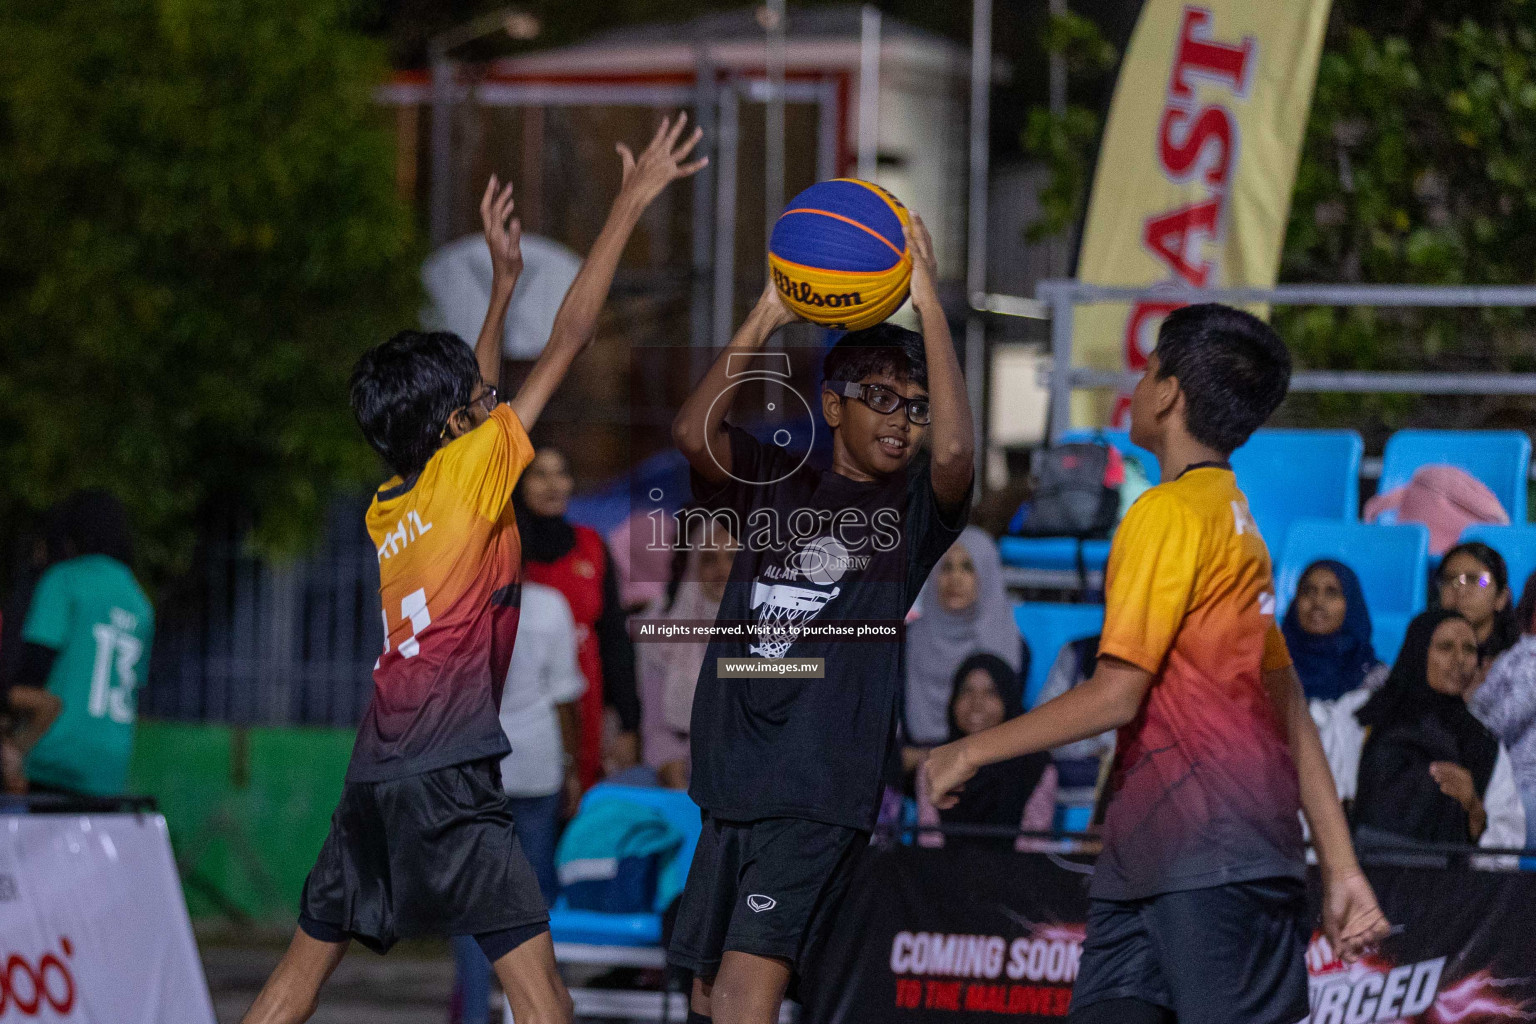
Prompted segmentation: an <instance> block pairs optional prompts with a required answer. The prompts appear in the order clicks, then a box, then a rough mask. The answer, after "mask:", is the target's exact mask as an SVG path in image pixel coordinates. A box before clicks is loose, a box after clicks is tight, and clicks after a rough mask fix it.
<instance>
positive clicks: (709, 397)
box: [672, 281, 795, 487]
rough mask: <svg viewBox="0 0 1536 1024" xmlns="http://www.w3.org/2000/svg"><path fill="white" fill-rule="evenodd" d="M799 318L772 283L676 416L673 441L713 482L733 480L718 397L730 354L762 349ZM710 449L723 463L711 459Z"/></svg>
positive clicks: (723, 410)
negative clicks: (770, 338)
mask: <svg viewBox="0 0 1536 1024" xmlns="http://www.w3.org/2000/svg"><path fill="white" fill-rule="evenodd" d="M794 319H795V315H794V314H793V313H791V312H790V311H789V308H788V307H787V306H785V305H784V301H783V300H782V299H781V298H779V291H778V289H777V288H775V287H774V286H773V282H772V281H769V282H768V284H767V285H766V286H764V288H763V294H762V295H760V296H758V299H757V305H756V306H753V307H752V312H751V313H749V314H747V319H746V322H745V323H743V324H742V325H741V328H740V330H738V331H737V332H736V336H735V337H733V338H732V339H731V343H730V344H729V345H727V346H725V348H723V349H721V350H720V355H719V356H717V357H716V358H715V362H714V364H713V365H712V366H710V368H709V372H708V373H706V374H705V375H704V379H703V380H701V381H699V386H698V387H696V388H694V389H693V394H691V395H689V396H688V400H687V401H685V402H684V403H683V407H682V408H681V409H679V410H678V411H677V417H676V418H675V419H673V420H672V443H673V444H675V445H677V449H678V451H680V452H682V453H683V455H684V457H685V458H687V460H688V464H689V465H691V466H692V467H693V470H694V472H695V473H698V474H699V476H701V477H702V478H704V479H705V480H706V481H708V482H709V483H710V484H712V485H714V486H717V487H718V486H722V485H723V484H725V482H726V481H727V480H729V479H730V477H729V475H728V474H729V472H730V469H731V446H730V445H729V444H727V443H725V436H724V435H725V430H726V427H725V413H726V409H727V403H725V402H717V401H715V399H716V398H718V397H719V396H720V394H721V393H722V392H724V391H725V388H726V385H728V384H729V383H730V378H729V377H728V376H727V375H726V374H727V372H728V371H729V364H730V361H731V356H733V355H740V354H742V353H747V352H758V351H760V350H761V349H762V347H763V343H764V342H766V341H767V340H768V338H769V337H770V336H771V335H772V334H773V332H774V331H776V330H778V329H779V328H780V327H783V326H784V325H785V324H787V323H789V322H790V321H792V320H794ZM717 442H718V443H717ZM711 448H713V451H714V454H715V456H716V458H718V462H717V461H716V458H711V457H710V451H711Z"/></svg>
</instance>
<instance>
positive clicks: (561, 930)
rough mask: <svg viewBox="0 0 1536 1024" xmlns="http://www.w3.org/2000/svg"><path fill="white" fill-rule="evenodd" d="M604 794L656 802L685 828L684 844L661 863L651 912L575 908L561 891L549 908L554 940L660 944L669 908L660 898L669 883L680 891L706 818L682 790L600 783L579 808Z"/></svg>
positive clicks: (675, 823)
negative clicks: (655, 904) (654, 902)
mask: <svg viewBox="0 0 1536 1024" xmlns="http://www.w3.org/2000/svg"><path fill="white" fill-rule="evenodd" d="M604 800H628V801H630V802H631V803H638V804H644V805H645V806H647V807H653V808H655V809H656V810H657V811H659V812H661V814H662V816H663V817H665V818H666V819H667V821H668V822H669V823H670V824H671V825H672V827H673V828H675V829H677V830H678V831H679V832H681V833H682V834H683V845H682V848H681V849H680V850H679V851H678V853H677V856H676V857H674V858H673V859H672V862H671V863H670V864H668V865H667V866H666V867H665V868H663V869H662V885H661V890H662V892H661V894H658V897H657V904H658V905H657V906H656V907H654V908H653V910H652V912H651V913H649V914H604V913H600V912H598V911H594V910H572V909H571V908H570V907H567V906H566V905H565V897H563V896H562V897H559V898H557V899H556V900H555V905H554V907H552V908H551V909H550V912H549V930H550V934H551V937H552V938H553V939H554V941H555V942H578V943H585V944H589V945H597V946H654V945H657V944H659V943H660V942H661V915H662V913H663V912H665V910H666V909H667V908H666V907H664V906H661V905H660V904H661V902H662V899H663V898H664V896H665V893H666V891H668V890H669V889H670V890H671V891H672V892H673V893H674V894H675V893H676V892H679V891H681V889H682V883H683V880H684V879H686V878H687V877H688V866H689V865H690V864H691V863H693V851H694V849H695V848H696V847H697V846H698V845H699V833H700V832H701V831H703V824H702V819H701V818H700V817H699V808H698V805H697V804H695V803H694V802H693V800H692V799H690V798H689V796H688V794H687V793H685V792H683V791H681V790H676V789H662V788H659V787H650V786H618V785H612V784H609V783H599V784H598V785H596V786H593V787H592V788H591V789H590V790H588V791H587V795H586V796H584V797H582V800H581V810H583V811H585V810H587V809H588V808H590V807H592V806H594V805H595V804H598V803H601V802H602V801H604ZM669 883H670V884H669Z"/></svg>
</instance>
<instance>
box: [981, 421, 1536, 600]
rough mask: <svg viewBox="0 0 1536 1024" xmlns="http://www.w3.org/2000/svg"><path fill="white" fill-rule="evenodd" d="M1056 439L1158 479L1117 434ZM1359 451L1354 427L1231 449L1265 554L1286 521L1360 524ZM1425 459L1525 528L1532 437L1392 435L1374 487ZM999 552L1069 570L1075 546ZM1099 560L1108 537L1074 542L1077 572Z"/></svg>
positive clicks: (1297, 433) (1014, 540) (1027, 541)
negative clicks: (1466, 477)
mask: <svg viewBox="0 0 1536 1024" xmlns="http://www.w3.org/2000/svg"><path fill="white" fill-rule="evenodd" d="M1062 440H1063V441H1079V442H1081V441H1094V440H1098V441H1103V442H1107V443H1109V444H1112V445H1114V446H1115V447H1116V448H1118V449H1119V450H1120V451H1121V452H1122V453H1123V454H1125V455H1128V456H1131V457H1133V458H1135V459H1136V460H1137V461H1138V462H1139V463H1140V464H1141V466H1142V468H1143V469H1144V470H1146V472H1147V475H1148V477H1149V478H1151V479H1153V480H1156V478H1157V475H1158V465H1157V459H1156V457H1155V456H1153V455H1152V453H1151V452H1149V451H1147V450H1146V449H1145V448H1140V447H1138V446H1136V445H1134V444H1132V443H1131V440H1130V436H1129V434H1128V433H1127V432H1126V431H1123V430H1074V431H1069V432H1068V433H1067V434H1065V435H1064V436H1063V438H1062ZM1364 453H1365V444H1364V442H1363V441H1362V440H1361V437H1360V435H1359V434H1358V433H1356V432H1355V431H1353V430H1260V431H1258V432H1256V433H1255V434H1254V435H1253V437H1252V438H1250V439H1249V441H1248V443H1247V444H1245V445H1243V446H1242V447H1241V448H1239V449H1238V450H1237V451H1235V452H1233V453H1232V469H1233V471H1234V472H1235V473H1236V475H1237V483H1238V486H1239V487H1241V488H1242V490H1243V492H1244V493H1245V494H1246V495H1247V496H1248V505H1249V508H1250V510H1251V511H1252V512H1253V517H1254V520H1255V522H1257V524H1258V527H1259V532H1260V533H1261V534H1262V535H1263V536H1264V537H1265V539H1266V541H1267V542H1268V543H1269V545H1270V549H1271V551H1277V550H1282V549H1283V548H1284V546H1285V544H1286V542H1287V539H1288V537H1289V534H1290V530H1291V527H1292V525H1293V524H1294V523H1296V522H1298V521H1299V520H1302V519H1332V520H1344V521H1357V520H1358V519H1359V518H1360V463H1361V459H1362V457H1363V456H1364ZM1430 463H1445V464H1449V465H1453V466H1458V467H1460V468H1461V469H1464V470H1466V471H1467V472H1468V473H1470V474H1471V475H1472V476H1474V477H1476V478H1477V479H1479V480H1481V481H1482V482H1483V483H1484V484H1486V485H1487V486H1488V488H1489V489H1490V490H1491V491H1493V493H1494V494H1495V495H1496V496H1497V497H1498V499H1499V502H1500V503H1501V504H1502V505H1503V506H1504V508H1505V510H1506V511H1507V512H1508V513H1509V517H1510V520H1511V522H1513V523H1515V524H1517V525H1523V524H1524V523H1525V521H1526V513H1527V509H1526V495H1527V487H1528V480H1529V474H1530V465H1531V440H1530V437H1529V436H1527V435H1526V434H1524V433H1523V432H1521V431H1517V430H1401V431H1398V432H1397V433H1396V434H1393V435H1392V437H1390V438H1389V439H1388V440H1387V446H1386V450H1385V452H1384V454H1383V456H1382V469H1381V479H1380V483H1379V488H1380V489H1381V490H1382V491H1387V490H1391V489H1393V488H1395V487H1401V486H1402V485H1404V484H1406V483H1407V482H1408V480H1409V479H1410V478H1411V477H1412V476H1413V473H1414V471H1415V470H1416V469H1418V468H1419V467H1420V466H1424V465H1428V464H1430ZM999 547H1000V550H1001V552H1002V557H1003V562H1004V563H1005V564H1007V565H1011V566H1016V567H1019V568H1025V569H1047V570H1064V569H1072V568H1075V567H1076V566H1077V564H1078V562H1077V559H1078V544H1077V542H1076V541H1074V540H1070V539H1065V538H1053V537H1048V538H1026V537H1005V538H1003V540H1002V541H1001V542H1000V544H999ZM1108 557H1109V542H1108V541H1086V542H1085V543H1084V544H1083V550H1082V563H1083V566H1084V568H1087V569H1089V570H1095V571H1097V570H1102V569H1103V567H1104V563H1105V562H1106V561H1107V560H1108ZM1512 575H1513V574H1512ZM1523 578H1524V577H1521V579H1523Z"/></svg>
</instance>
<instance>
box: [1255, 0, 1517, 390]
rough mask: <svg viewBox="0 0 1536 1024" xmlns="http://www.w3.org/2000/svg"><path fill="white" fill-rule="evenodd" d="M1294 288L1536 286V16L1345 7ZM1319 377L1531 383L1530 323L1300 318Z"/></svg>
mask: <svg viewBox="0 0 1536 1024" xmlns="http://www.w3.org/2000/svg"><path fill="white" fill-rule="evenodd" d="M1282 274H1283V276H1284V277H1285V278H1287V279H1289V280H1314V281H1315V280H1322V281H1332V280H1338V281H1383V282H1410V283H1426V284H1427V283H1433V284H1529V283H1532V282H1533V281H1536V4H1533V3H1532V2H1530V0H1485V2H1475V3H1468V2H1459V3H1457V2H1452V3H1446V4H1440V5H1435V6H1432V7H1431V6H1418V5H1410V6H1409V7H1408V8H1406V9H1405V10H1402V11H1396V12H1392V15H1391V16H1389V15H1388V12H1387V11H1386V10H1385V9H1383V8H1382V7H1381V6H1380V5H1370V4H1366V3H1363V2H1358V0H1349V2H1342V3H1340V4H1339V6H1338V7H1337V9H1336V10H1335V12H1334V17H1333V19H1332V23H1331V24H1330V27H1329V34H1328V43H1327V47H1326V49H1325V52H1324V54H1323V57H1322V61H1321V63H1320V65H1319V68H1318V80H1317V91H1316V98H1315V100H1314V103H1313V110H1312V116H1311V120H1310V121H1309V123H1308V126H1307V136H1306V142H1305V148H1304V156H1303V159H1302V163H1301V166H1300V168H1299V170H1298V174H1297V178H1296V190H1295V193H1294V196H1293V198H1292V207H1291V220H1290V225H1289V228H1288V231H1287V235H1286V244H1285V253H1284V262H1283V264H1282ZM1279 322H1280V323H1281V324H1282V325H1283V326H1284V327H1285V328H1286V330H1287V334H1288V335H1289V338H1290V340H1291V342H1292V344H1293V345H1295V346H1296V347H1297V350H1298V352H1299V354H1300V356H1301V358H1302V359H1303V360H1304V361H1305V362H1307V363H1308V364H1310V365H1317V366H1338V367H1385V368H1399V367H1417V366H1436V367H1441V368H1447V369H1456V368H1478V369H1517V368H1519V369H1529V368H1531V367H1532V365H1533V362H1532V359H1531V356H1530V336H1529V334H1528V332H1527V328H1528V325H1529V322H1530V320H1529V317H1528V315H1526V314H1524V313H1522V312H1510V311H1497V310H1487V311H1450V312H1430V311H1421V312H1416V313H1403V312H1396V311H1376V312H1373V311H1368V310H1352V311H1343V310H1307V311H1293V312H1290V313H1288V314H1287V315H1285V316H1284V317H1281V318H1279Z"/></svg>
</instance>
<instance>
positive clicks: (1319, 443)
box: [1232, 430, 1365, 555]
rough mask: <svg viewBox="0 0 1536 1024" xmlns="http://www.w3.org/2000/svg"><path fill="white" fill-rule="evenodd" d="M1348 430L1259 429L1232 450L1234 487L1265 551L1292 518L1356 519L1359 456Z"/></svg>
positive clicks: (1280, 545)
mask: <svg viewBox="0 0 1536 1024" xmlns="http://www.w3.org/2000/svg"><path fill="white" fill-rule="evenodd" d="M1364 454H1365V442H1364V441H1362V440H1361V439H1360V435H1359V434H1357V433H1356V432H1355V431H1353V430H1260V431H1258V432H1257V433H1255V434H1254V435H1253V436H1252V437H1251V438H1249V439H1248V443H1247V444H1245V445H1243V446H1242V447H1241V448H1239V449H1238V450H1237V451H1235V452H1233V453H1232V470H1233V472H1234V473H1236V474H1237V486H1238V487H1240V488H1242V491H1243V493H1244V494H1246V495H1247V496H1248V508H1249V510H1250V511H1252V513H1253V518H1254V521H1255V522H1257V523H1258V524H1259V532H1260V533H1261V534H1263V536H1264V541H1265V543H1267V544H1268V545H1269V550H1270V553H1271V555H1273V554H1274V553H1276V552H1279V551H1281V550H1283V549H1284V547H1285V535H1286V531H1287V530H1289V529H1290V526H1291V523H1293V522H1295V521H1296V520H1298V519H1304V518H1317V519H1348V520H1356V519H1359V518H1360V457H1361V456H1362V455H1364Z"/></svg>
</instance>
